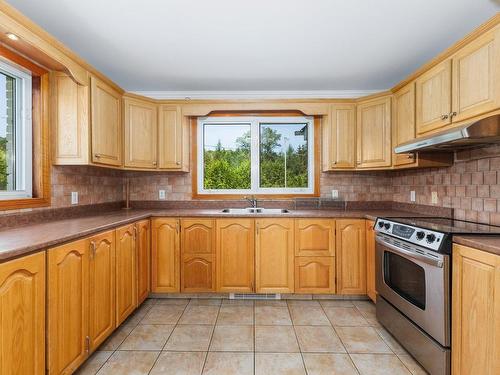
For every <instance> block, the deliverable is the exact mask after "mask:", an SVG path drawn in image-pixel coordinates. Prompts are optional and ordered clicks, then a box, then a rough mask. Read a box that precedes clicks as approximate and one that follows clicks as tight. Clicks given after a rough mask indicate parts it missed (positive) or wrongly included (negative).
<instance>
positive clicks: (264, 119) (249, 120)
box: [192, 113, 319, 198]
mask: <svg viewBox="0 0 500 375" xmlns="http://www.w3.org/2000/svg"><path fill="white" fill-rule="evenodd" d="M294 123H307V126H308V139H307V144H308V187H307V188H265V187H259V184H260V143H259V141H260V124H294ZM192 124H193V134H192V137H193V138H194V139H193V154H194V157H193V164H194V167H195V168H196V169H195V172H196V173H194V174H193V197H194V198H233V197H234V198H237V197H242V196H248V195H254V196H257V197H272V198H276V197H313V196H318V195H319V191H318V188H319V186H318V185H319V183H318V182H319V174H318V168H319V166H318V162H317V159H318V152H319V147H318V142H317V136H318V133H319V131H318V124H319V122H318V121H317V119H316V118H314V117H312V116H306V115H303V114H292V115H290V114H282V115H276V114H268V113H266V114H261V115H260V114H251V115H245V114H241V115H238V114H234V113H233V114H231V115H229V116H224V115H223V114H222V115H221V114H218V115H214V116H210V115H209V116H206V117H198V118H195V119H193V122H192ZM213 124H228V125H229V124H235V125H242V124H248V125H250V131H251V158H252V162H251V188H250V189H205V188H204V187H203V179H204V158H203V157H204V155H203V151H204V134H203V133H204V125H213Z"/></svg>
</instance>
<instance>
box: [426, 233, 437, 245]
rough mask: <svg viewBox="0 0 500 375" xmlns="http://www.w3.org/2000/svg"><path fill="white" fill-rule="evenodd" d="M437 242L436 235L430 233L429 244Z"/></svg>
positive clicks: (428, 236)
mask: <svg viewBox="0 0 500 375" xmlns="http://www.w3.org/2000/svg"><path fill="white" fill-rule="evenodd" d="M435 240H436V235H434V234H432V233H429V234H428V235H427V242H429V243H432V242H434V241H435Z"/></svg>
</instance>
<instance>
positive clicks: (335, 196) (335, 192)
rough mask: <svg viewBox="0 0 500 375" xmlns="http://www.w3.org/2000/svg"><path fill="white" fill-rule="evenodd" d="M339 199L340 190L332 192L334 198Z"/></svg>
mask: <svg viewBox="0 0 500 375" xmlns="http://www.w3.org/2000/svg"><path fill="white" fill-rule="evenodd" d="M338 197H339V191H338V190H332V198H333V199H337V198H338Z"/></svg>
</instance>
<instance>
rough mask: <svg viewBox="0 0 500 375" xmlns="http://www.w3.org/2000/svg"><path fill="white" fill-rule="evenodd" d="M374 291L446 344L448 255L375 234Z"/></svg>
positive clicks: (448, 311) (447, 343)
mask: <svg viewBox="0 0 500 375" xmlns="http://www.w3.org/2000/svg"><path fill="white" fill-rule="evenodd" d="M375 239H376V271H375V272H376V287H377V292H378V293H379V294H380V295H381V296H382V297H383V298H385V299H386V300H387V301H389V302H390V303H391V304H392V305H393V306H394V307H396V308H397V309H398V310H399V311H401V312H402V313H403V314H404V315H406V317H408V318H409V319H410V320H412V321H413V322H414V323H415V324H416V325H418V326H419V327H420V328H421V329H422V330H424V331H425V332H426V333H427V334H428V335H430V336H431V337H433V338H434V340H436V341H438V342H439V343H440V344H441V345H443V346H450V310H449V308H450V307H449V305H450V296H449V282H450V275H449V256H448V255H443V254H438V253H434V252H432V253H431V252H429V251H428V250H426V249H424V248H422V247H420V246H417V245H413V244H410V243H408V242H404V241H401V240H396V239H394V238H392V237H389V236H386V235H383V234H379V233H377V235H376V237H375Z"/></svg>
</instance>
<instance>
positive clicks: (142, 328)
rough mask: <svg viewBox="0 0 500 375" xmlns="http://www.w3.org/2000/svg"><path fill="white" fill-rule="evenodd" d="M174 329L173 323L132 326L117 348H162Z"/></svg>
mask: <svg viewBox="0 0 500 375" xmlns="http://www.w3.org/2000/svg"><path fill="white" fill-rule="evenodd" d="M173 329H174V326H173V325H166V324H162V325H160V324H155V325H149V324H141V325H138V326H137V327H135V328H134V330H133V331H132V332H130V335H128V337H127V338H126V339H125V341H124V342H123V343H122V344H121V345H120V348H119V350H162V349H163V346H164V345H165V343H166V342H167V340H168V337H169V336H170V334H171V333H172V331H173Z"/></svg>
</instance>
